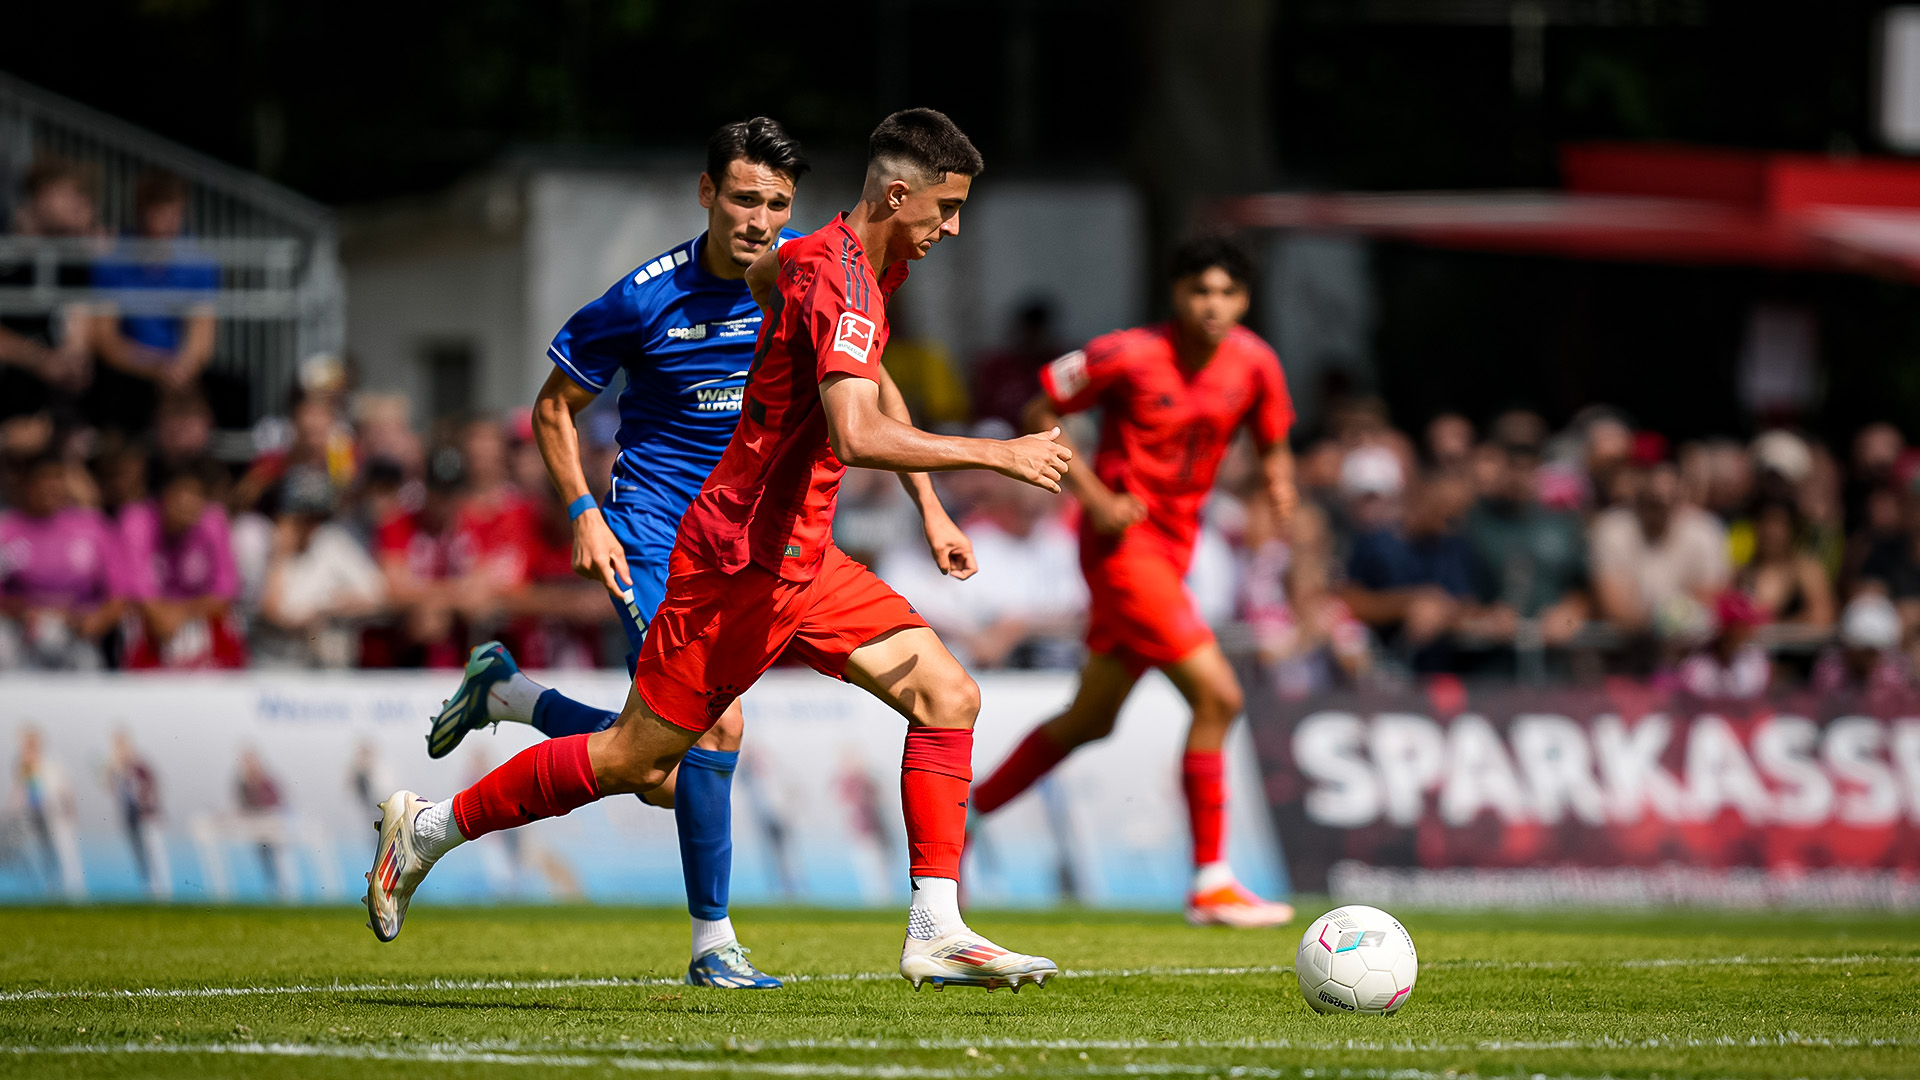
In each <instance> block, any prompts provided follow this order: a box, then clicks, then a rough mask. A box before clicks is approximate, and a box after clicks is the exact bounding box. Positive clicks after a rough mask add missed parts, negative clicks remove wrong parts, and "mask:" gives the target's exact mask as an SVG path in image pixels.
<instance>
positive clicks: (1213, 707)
mask: <svg viewBox="0 0 1920 1080" xmlns="http://www.w3.org/2000/svg"><path fill="white" fill-rule="evenodd" d="M1199 704H1200V708H1199V709H1196V710H1195V711H1196V712H1201V711H1204V712H1206V713H1207V714H1208V716H1209V717H1210V718H1212V719H1217V720H1222V721H1226V720H1232V719H1233V718H1234V717H1236V716H1239V715H1240V710H1241V709H1242V708H1244V707H1245V706H1246V696H1245V695H1244V694H1242V693H1241V691H1240V687H1239V686H1237V685H1235V684H1234V683H1232V682H1230V681H1225V680H1222V681H1220V682H1217V683H1210V684H1208V685H1207V686H1205V687H1203V688H1202V689H1201V691H1200V702H1199Z"/></svg>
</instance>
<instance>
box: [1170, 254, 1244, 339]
mask: <svg viewBox="0 0 1920 1080" xmlns="http://www.w3.org/2000/svg"><path fill="white" fill-rule="evenodd" d="M1248 303H1249V297H1248V296H1247V287H1246V285H1245V284H1243V283H1241V282H1238V281H1235V280H1234V279H1233V275H1231V274H1229V273H1227V272H1226V271H1225V270H1222V269H1220V268H1219V267H1217V266H1209V267H1207V268H1206V269H1205V270H1202V271H1200V272H1199V273H1197V274H1190V275H1188V276H1187V277H1183V278H1181V279H1180V280H1178V281H1176V282H1174V283H1173V318H1174V321H1175V322H1177V323H1179V324H1180V330H1181V332H1182V333H1183V334H1185V335H1186V336H1187V338H1188V340H1190V341H1194V342H1196V343H1203V344H1207V345H1218V344H1220V343H1221V342H1223V341H1225V340H1227V335H1228V334H1230V333H1232V332H1233V328H1234V327H1236V326H1239V325H1240V320H1241V319H1244V318H1246V317H1247V304H1248Z"/></svg>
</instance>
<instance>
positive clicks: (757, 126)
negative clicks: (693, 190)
mask: <svg viewBox="0 0 1920 1080" xmlns="http://www.w3.org/2000/svg"><path fill="white" fill-rule="evenodd" d="M736 161H746V162H747V163H749V164H752V165H765V166H766V167H767V168H769V169H772V170H773V171H774V172H777V173H780V174H781V175H783V176H785V177H786V178H787V179H788V180H791V181H793V182H794V183H795V184H798V183H799V182H800V178H801V177H802V176H805V175H806V174H807V170H808V169H810V168H812V166H811V165H808V164H807V155H806V154H805V153H803V152H802V151H801V149H800V140H798V139H796V138H794V137H793V136H791V135H789V134H787V129H786V128H783V127H781V126H780V122H779V121H778V120H774V119H771V118H769V117H765V116H756V117H754V118H753V119H751V120H736V121H734V122H733V123H731V124H721V125H720V129H719V130H718V131H715V132H714V133H713V138H711V139H708V140H707V178H708V179H709V180H712V181H713V183H714V186H715V187H718V186H720V182H721V181H722V180H724V179H726V176H727V166H728V165H731V164H732V163H734V162H736Z"/></svg>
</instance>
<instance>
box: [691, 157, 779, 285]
mask: <svg viewBox="0 0 1920 1080" xmlns="http://www.w3.org/2000/svg"><path fill="white" fill-rule="evenodd" d="M700 205H701V206H704V207H706V208H707V242H708V243H710V244H711V243H721V242H724V243H725V245H726V247H725V251H726V253H727V259H728V261H730V262H732V263H733V264H734V265H735V266H738V267H739V268H740V269H742V270H745V269H746V268H747V267H749V266H752V265H753V260H755V259H757V258H759V257H760V253H761V252H763V251H765V250H767V248H769V247H771V246H772V245H773V242H774V241H775V240H776V239H778V238H779V236H780V230H781V229H784V228H786V227H787V220H788V219H789V218H791V217H793V179H792V178H791V177H789V176H787V175H786V174H785V173H779V172H775V171H773V170H772V169H769V168H767V167H766V166H765V165H759V164H756V163H754V162H751V161H747V160H745V159H743V158H735V159H734V160H732V161H729V162H727V172H726V175H725V176H722V177H720V182H719V183H718V184H715V183H714V178H713V177H710V176H708V175H707V174H706V173H701V174H700Z"/></svg>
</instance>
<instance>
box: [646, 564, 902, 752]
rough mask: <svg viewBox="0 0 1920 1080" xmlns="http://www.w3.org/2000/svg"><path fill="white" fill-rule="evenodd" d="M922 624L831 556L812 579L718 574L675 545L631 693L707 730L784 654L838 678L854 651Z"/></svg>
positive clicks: (673, 719)
mask: <svg viewBox="0 0 1920 1080" xmlns="http://www.w3.org/2000/svg"><path fill="white" fill-rule="evenodd" d="M925 625H927V621H926V620H925V619H923V618H921V617H920V613H919V612H917V611H915V610H913V606H912V605H911V604H908V603H907V602H906V600H904V599H903V598H901V596H900V594H899V593H897V592H894V591H893V590H892V589H891V588H889V587H888V586H887V583H886V582H884V581H881V580H880V579H879V578H878V577H875V576H874V573H873V571H871V570H869V569H867V568H866V567H864V566H861V565H860V564H859V563H857V562H854V561H853V560H852V559H849V558H847V555H846V553H845V552H843V551H841V550H840V549H839V548H837V547H829V548H827V553H826V556H825V557H824V558H823V559H822V561H821V563H820V570H819V572H818V573H817V574H815V575H814V578H813V580H812V581H787V580H785V579H783V578H781V577H780V576H779V575H777V574H774V573H772V572H770V571H768V570H765V569H763V568H761V567H759V566H748V567H747V568H746V569H744V570H741V571H740V572H739V573H737V574H727V573H722V572H721V571H720V570H718V569H715V568H714V567H713V566H711V565H709V564H708V563H707V562H705V561H704V560H702V559H700V558H699V557H698V556H696V555H693V554H690V553H689V552H687V551H686V550H685V549H684V548H681V547H680V546H678V545H676V546H675V547H674V549H673V555H672V557H671V558H670V559H669V560H668V562H667V594H666V598H665V599H663V600H661V601H660V608H659V610H658V611H657V612H655V613H654V616H653V623H652V624H651V625H650V626H648V627H647V640H646V642H645V644H643V645H641V646H640V659H639V661H638V662H637V663H636V664H635V665H634V671H633V689H634V692H635V693H637V694H639V695H640V700H642V701H644V702H646V703H647V707H648V708H650V709H652V710H653V711H654V712H655V713H658V714H659V716H660V718H661V719H663V720H665V721H667V722H668V723H670V724H673V725H675V726H676V727H683V728H686V729H687V730H688V731H706V730H707V729H708V728H710V727H712V726H713V725H714V724H715V723H716V722H718V721H719V719H720V714H721V713H724V712H726V711H727V706H729V705H731V704H733V699H734V698H737V697H739V696H740V695H741V694H744V693H746V690H747V687H749V686H752V685H753V684H754V682H755V681H757V680H758V679H759V678H760V676H762V675H764V674H766V671H767V669H768V668H770V667H772V666H773V662H774V661H775V660H777V659H779V658H780V654H781V653H786V654H787V655H789V656H791V657H792V658H794V659H795V660H798V661H800V662H801V663H803V664H806V665H807V666H808V667H810V668H812V669H814V670H815V671H818V672H820V673H821V674H823V675H831V676H833V677H834V678H836V679H838V678H842V677H843V675H842V673H843V672H845V671H846V667H847V657H849V656H851V655H852V654H853V650H855V649H857V648H859V647H860V646H862V645H865V644H866V643H867V642H869V641H872V640H873V639H874V638H877V637H879V636H880V635H882V634H885V633H887V632H888V631H890V630H899V629H901V628H903V627H909V626H925Z"/></svg>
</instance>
